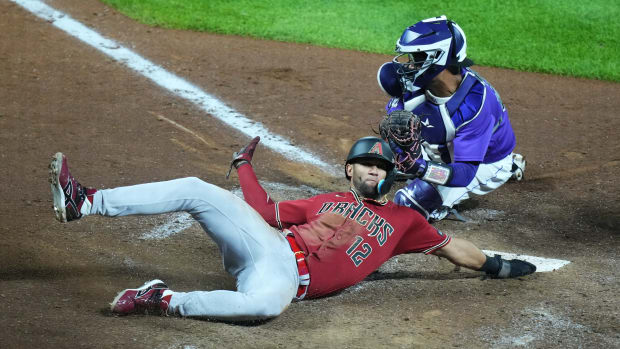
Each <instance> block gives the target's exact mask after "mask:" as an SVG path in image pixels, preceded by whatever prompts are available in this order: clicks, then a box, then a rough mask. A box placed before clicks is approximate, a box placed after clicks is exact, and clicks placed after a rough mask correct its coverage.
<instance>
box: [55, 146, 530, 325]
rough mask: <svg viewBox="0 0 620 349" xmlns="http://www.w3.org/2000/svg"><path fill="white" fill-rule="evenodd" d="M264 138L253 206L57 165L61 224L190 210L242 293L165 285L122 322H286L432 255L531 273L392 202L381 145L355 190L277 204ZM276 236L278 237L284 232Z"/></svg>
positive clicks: (360, 161) (359, 159) (137, 300)
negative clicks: (295, 306)
mask: <svg viewBox="0 0 620 349" xmlns="http://www.w3.org/2000/svg"><path fill="white" fill-rule="evenodd" d="M258 142H259V138H258V137H256V138H254V139H253V140H252V142H250V144H248V145H247V146H246V147H244V148H242V149H241V151H240V152H239V153H236V154H235V155H233V162H232V163H231V167H232V166H234V167H235V168H236V169H237V171H238V174H239V180H240V182H241V188H242V190H243V195H244V197H245V199H246V201H243V200H241V199H240V198H238V197H237V196H235V195H234V194H232V193H230V192H228V191H226V190H224V189H222V188H219V187H217V186H215V185H212V184H209V183H206V182H204V181H202V180H200V179H198V178H181V179H175V180H171V181H166V182H158V183H146V184H138V185H133V186H128V187H120V188H114V189H102V190H96V189H92V188H86V187H83V186H82V185H80V184H79V183H78V182H77V181H76V180H75V179H74V178H73V176H72V175H71V173H70V171H69V167H68V164H67V159H66V157H65V156H64V155H63V154H62V153H57V154H56V155H55V156H54V158H53V159H52V162H51V164H50V181H51V189H52V194H53V199H54V210H55V213H56V218H57V219H58V220H60V221H61V222H67V221H72V220H77V219H81V218H83V217H84V216H87V215H101V216H108V217H116V216H126V215H137V214H159V213H165V212H174V211H186V212H188V213H190V214H191V215H192V217H193V218H194V219H196V220H197V221H198V222H199V223H200V224H201V226H202V227H203V228H204V230H205V232H206V233H207V234H208V235H209V237H210V238H211V239H213V241H214V242H215V243H216V244H217V245H218V247H219V250H220V253H221V255H222V259H223V262H224V268H225V269H226V271H228V272H229V273H230V274H231V275H233V276H234V277H235V278H236V280H237V289H236V290H235V291H230V290H212V291H193V292H176V291H172V290H170V289H169V288H168V286H167V285H166V284H165V283H164V282H163V281H161V280H152V281H149V282H147V283H145V284H144V285H143V286H142V287H139V288H135V289H127V290H124V291H121V292H120V293H119V294H118V295H117V296H116V298H115V299H114V300H113V301H112V304H111V309H112V311H113V312H116V313H119V314H130V313H135V312H139V313H144V312H145V311H146V312H153V311H154V312H156V313H165V314H178V315H181V316H193V317H207V318H211V319H222V320H255V319H264V318H270V317H275V316H278V315H279V314H281V313H282V312H283V311H284V310H285V309H286V307H287V306H288V305H289V304H290V303H291V302H292V301H294V300H301V299H304V298H315V297H320V296H324V295H328V294H331V293H333V292H337V291H339V290H342V289H345V288H347V287H349V286H352V285H354V284H356V283H358V282H360V281H362V280H363V279H364V278H365V277H366V276H368V275H369V274H370V273H372V272H373V271H374V270H376V269H377V268H378V267H379V266H381V264H383V263H384V262H385V261H387V260H388V259H389V258H391V257H392V256H395V255H398V254H403V253H424V254H434V255H437V256H441V257H445V258H447V259H448V260H450V261H451V262H452V263H454V264H456V265H459V266H464V267H466V268H470V269H473V270H479V271H482V272H484V273H486V274H488V275H490V276H491V277H493V278H512V277H518V276H523V275H528V274H531V273H533V272H535V271H536V267H535V266H534V265H532V264H530V263H528V262H524V261H521V260H516V259H513V260H505V259H502V258H501V256H499V255H495V256H494V257H490V256H486V255H485V254H483V253H482V252H481V251H480V250H479V249H478V248H477V247H476V246H474V245H473V244H472V243H470V242H468V241H465V240H462V239H458V238H452V237H450V236H449V235H446V234H444V233H442V232H441V231H439V230H437V229H436V228H435V227H433V226H432V225H430V224H429V223H428V222H426V221H425V220H424V218H423V217H422V216H420V215H419V214H418V213H416V212H414V211H411V210H410V209H408V208H406V207H402V206H398V205H396V204H394V203H393V202H390V201H387V200H386V198H385V195H386V194H387V193H388V192H389V190H390V187H391V185H392V181H393V180H394V174H395V172H396V171H395V167H394V160H393V155H392V152H391V151H390V148H389V146H388V145H387V143H385V142H384V141H383V140H381V139H380V138H376V137H366V138H362V139H360V140H358V141H357V142H356V143H355V144H353V147H352V148H351V150H350V151H349V155H348V157H347V159H346V163H345V177H346V178H347V181H348V183H349V186H350V188H349V191H345V192H339V193H327V194H321V195H317V196H314V197H311V198H309V199H303V200H293V201H282V202H274V201H272V200H271V199H270V198H269V196H268V195H267V193H266V192H265V191H264V190H263V188H262V187H261V186H260V184H259V183H258V180H257V178H256V175H255V174H254V170H253V168H252V166H251V163H250V162H251V160H252V156H253V154H254V150H255V148H256V146H257V144H258ZM276 228H277V229H276Z"/></svg>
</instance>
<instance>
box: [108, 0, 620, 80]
mask: <svg viewBox="0 0 620 349" xmlns="http://www.w3.org/2000/svg"><path fill="white" fill-rule="evenodd" d="M102 1H103V2H105V3H107V4H109V5H110V6H113V7H115V8H117V9H118V10H119V11H121V12H122V13H124V14H126V15H127V16H129V17H131V18H134V19H136V20H138V21H141V22H143V23H146V24H149V25H153V26H159V27H164V28H176V29H188V30H195V31H206V32H212V33H220V34H230V35H242V36H251V37H256V38H264V39H270V40H278V41H290V42H300V43H308V44H313V45H318V46H326V47H336V48H342V49H348V50H357V51H366V52H373V53H382V54H391V53H393V50H394V45H395V43H396V39H397V38H398V37H399V36H400V34H401V33H402V32H403V30H404V29H405V28H406V27H407V26H409V25H412V24H413V23H415V22H417V21H419V20H421V19H424V18H428V17H432V16H438V15H441V14H445V15H447V16H448V18H450V19H452V20H454V21H455V22H457V23H458V24H459V25H460V26H461V27H462V28H463V30H464V31H465V34H466V35H467V40H468V50H467V53H468V56H469V57H470V58H472V59H474V61H475V62H476V64H479V65H486V66H495V67H503V68H511V69H517V70H524V71H532V72H544V73H552V74H559V75H568V76H576V77H585V78H594V79H601V80H610V81H620V65H619V64H618V62H619V61H620V59H619V58H618V56H619V54H620V20H619V18H620V2H619V1H618V0H588V1H585V0H581V1H578V0H564V1H562V0H503V1H499V0H469V1H443V0H438V1H424V2H422V1H414V0H409V1H406V0H400V1H399V0H396V1H378V0H357V1H347V0H339V1H336V0H334V1H329V0H315V1H308V0H299V1H292V0H266V1H260V0H255V1H250V0H236V1H226V0H102ZM293 54H294V53H293Z"/></svg>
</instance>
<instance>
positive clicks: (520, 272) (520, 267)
mask: <svg viewBox="0 0 620 349" xmlns="http://www.w3.org/2000/svg"><path fill="white" fill-rule="evenodd" d="M494 258H496V259H498V260H499V263H500V264H499V265H500V268H499V271H498V272H497V274H490V276H491V277H492V278H494V279H506V278H516V277H519V276H525V275H530V274H533V273H534V272H535V271H536V266H535V265H534V264H532V263H530V262H526V261H522V260H520V259H511V260H506V259H503V258H502V257H501V256H500V255H495V257H494Z"/></svg>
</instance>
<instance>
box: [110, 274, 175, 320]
mask: <svg viewBox="0 0 620 349" xmlns="http://www.w3.org/2000/svg"><path fill="white" fill-rule="evenodd" d="M170 298H172V291H170V290H169V289H168V286H166V284H165V283H164V282H163V281H161V280H151V281H148V282H146V283H145V284H144V285H142V287H140V288H134V289H131V288H130V289H126V290H124V291H121V292H120V293H119V294H118V295H117V296H116V298H114V300H113V301H112V303H110V309H111V310H112V312H114V313H117V314H120V315H127V314H133V313H146V314H152V313H157V312H159V313H160V314H167V313H168V305H169V304H170Z"/></svg>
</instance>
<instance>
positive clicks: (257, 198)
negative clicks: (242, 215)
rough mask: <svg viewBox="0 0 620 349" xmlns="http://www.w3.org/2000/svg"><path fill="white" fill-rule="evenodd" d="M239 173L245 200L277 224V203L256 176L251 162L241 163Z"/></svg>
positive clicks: (265, 218) (268, 221)
mask: <svg viewBox="0 0 620 349" xmlns="http://www.w3.org/2000/svg"><path fill="white" fill-rule="evenodd" d="M237 174H238V175H239V184H240V185H241V191H243V198H244V199H245V202H247V203H248V205H250V206H252V208H253V209H255V210H256V212H258V213H259V214H260V215H261V216H262V217H263V219H264V220H265V221H266V222H267V223H269V225H271V226H274V227H275V226H277V222H276V203H275V202H274V201H273V200H272V199H271V198H270V197H269V194H267V192H266V191H265V189H264V188H263V187H262V186H261V185H260V183H258V178H256V174H255V173H254V169H253V168H252V166H251V165H250V163H249V162H247V163H244V164H241V165H240V166H239V167H238V168H237Z"/></svg>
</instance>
